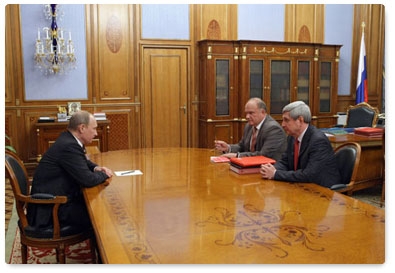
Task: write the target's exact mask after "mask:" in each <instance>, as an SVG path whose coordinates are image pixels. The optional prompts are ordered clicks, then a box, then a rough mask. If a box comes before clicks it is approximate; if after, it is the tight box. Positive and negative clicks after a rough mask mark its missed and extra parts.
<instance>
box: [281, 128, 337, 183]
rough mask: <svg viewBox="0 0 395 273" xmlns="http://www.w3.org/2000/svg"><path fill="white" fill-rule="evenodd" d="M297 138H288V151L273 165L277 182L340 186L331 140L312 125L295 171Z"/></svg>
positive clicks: (304, 138) (303, 140)
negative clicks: (295, 143)
mask: <svg viewBox="0 0 395 273" xmlns="http://www.w3.org/2000/svg"><path fill="white" fill-rule="evenodd" d="M294 141H295V138H294V137H291V136H288V140H287V142H288V147H287V151H286V152H285V153H284V154H283V155H282V157H281V160H279V161H277V162H276V163H275V164H274V167H275V168H276V170H277V171H276V173H275V175H274V179H275V180H283V181H290V182H312V183H316V184H319V185H321V186H324V187H328V188H329V187H331V186H332V185H334V184H339V183H341V180H340V173H339V170H338V167H337V163H336V159H335V153H334V151H333V148H332V146H331V144H330V142H329V140H328V137H327V136H326V135H325V134H324V133H323V132H322V131H321V130H319V129H317V128H315V127H314V126H312V125H309V127H308V128H307V130H306V133H305V134H304V136H303V139H302V143H301V146H300V149H299V160H298V168H297V170H296V171H294V149H293V145H294Z"/></svg>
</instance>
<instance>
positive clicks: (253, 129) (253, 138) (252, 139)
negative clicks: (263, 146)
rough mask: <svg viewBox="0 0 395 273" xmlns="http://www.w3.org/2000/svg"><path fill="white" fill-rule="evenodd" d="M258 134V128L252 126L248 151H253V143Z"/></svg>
mask: <svg viewBox="0 0 395 273" xmlns="http://www.w3.org/2000/svg"><path fill="white" fill-rule="evenodd" d="M257 135H258V128H256V127H255V126H254V127H252V136H251V143H250V152H255V144H256V137H257Z"/></svg>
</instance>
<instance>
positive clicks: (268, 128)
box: [215, 98, 287, 160]
mask: <svg viewBox="0 0 395 273" xmlns="http://www.w3.org/2000/svg"><path fill="white" fill-rule="evenodd" d="M244 111H245V113H246V119H247V124H246V126H245V128H244V133H243V138H242V139H241V140H240V142H239V143H237V144H228V143H226V142H225V141H222V140H216V141H215V148H216V149H217V150H218V151H221V152H223V153H224V156H226V157H229V158H231V157H245V156H256V155H263V156H267V157H270V158H273V159H275V160H278V159H280V157H281V154H282V153H283V152H284V151H285V150H286V144H287V143H286V135H285V132H284V130H283V128H282V127H281V126H280V124H279V123H278V122H277V121H276V120H274V119H273V118H272V117H271V116H270V115H268V114H267V108H266V104H265V102H264V101H262V100H261V99H260V98H251V99H249V100H248V102H247V103H246V105H245V108H244ZM254 134H255V136H254Z"/></svg>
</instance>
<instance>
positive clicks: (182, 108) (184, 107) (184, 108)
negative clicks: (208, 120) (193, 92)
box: [180, 105, 187, 114]
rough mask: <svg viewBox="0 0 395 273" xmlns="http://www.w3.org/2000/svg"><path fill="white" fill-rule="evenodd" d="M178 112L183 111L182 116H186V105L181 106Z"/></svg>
mask: <svg viewBox="0 0 395 273" xmlns="http://www.w3.org/2000/svg"><path fill="white" fill-rule="evenodd" d="M180 110H184V114H186V113H187V106H186V105H184V106H181V107H180Z"/></svg>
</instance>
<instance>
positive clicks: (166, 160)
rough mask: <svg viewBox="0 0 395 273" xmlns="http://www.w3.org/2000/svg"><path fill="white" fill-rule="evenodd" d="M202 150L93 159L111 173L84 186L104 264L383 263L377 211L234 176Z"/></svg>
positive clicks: (302, 187)
mask: <svg viewBox="0 0 395 273" xmlns="http://www.w3.org/2000/svg"><path fill="white" fill-rule="evenodd" d="M211 155H214V153H213V152H212V151H210V150H207V149H195V148H157V149H135V150H122V151H111V152H106V153H101V154H97V155H93V156H92V160H94V161H96V162H97V163H98V164H100V165H103V166H107V167H110V168H112V169H113V170H114V171H123V170H130V169H138V170H141V171H142V173H143V175H139V176H123V177H120V176H116V177H113V179H112V181H111V183H110V184H109V185H108V186H103V185H99V186H96V187H93V188H87V189H84V195H85V199H86V202H87V206H88V210H89V213H90V217H91V220H92V223H93V226H94V229H95V232H96V236H97V241H98V245H99V252H100V255H101V257H102V261H103V263H110V264H132V263H164V264H185V263H187V264H247V263H248V264H249V263H252V264H261V263H270V264H287V263H291V264H295V263H296V264H306V263H307V264H321V263H336V264H338V263H341V264H342V263H357V264H361V263H362V264H363V263H384V261H385V211H384V210H383V209H379V208H376V207H373V206H371V205H369V204H365V203H363V202H361V201H358V200H356V199H353V198H350V197H348V196H346V195H343V194H340V193H336V192H333V191H331V190H329V189H327V188H323V187H321V186H319V185H316V184H311V183H288V182H282V181H273V180H264V179H262V178H261V177H260V175H259V174H249V175H238V174H236V173H233V172H232V171H230V170H229V165H228V163H211V162H210V156H211Z"/></svg>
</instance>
